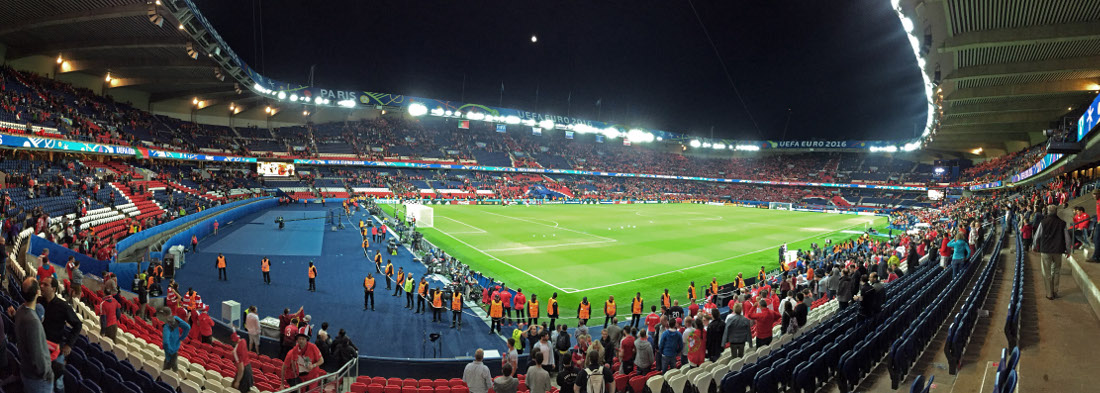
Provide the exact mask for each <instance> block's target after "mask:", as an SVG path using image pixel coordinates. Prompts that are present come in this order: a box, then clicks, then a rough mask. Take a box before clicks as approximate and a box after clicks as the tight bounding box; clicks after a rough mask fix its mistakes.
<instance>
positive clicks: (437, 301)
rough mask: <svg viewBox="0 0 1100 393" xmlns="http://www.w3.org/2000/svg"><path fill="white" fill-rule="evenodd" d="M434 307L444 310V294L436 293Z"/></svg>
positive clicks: (433, 300) (433, 297) (433, 298)
mask: <svg viewBox="0 0 1100 393" xmlns="http://www.w3.org/2000/svg"><path fill="white" fill-rule="evenodd" d="M432 307H435V308H442V307H443V294H442V293H440V292H436V293H435V296H432Z"/></svg>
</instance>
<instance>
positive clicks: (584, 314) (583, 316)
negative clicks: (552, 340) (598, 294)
mask: <svg viewBox="0 0 1100 393" xmlns="http://www.w3.org/2000/svg"><path fill="white" fill-rule="evenodd" d="M591 316H592V304H591V303H588V296H585V297H584V298H582V299H581V304H579V305H577V319H580V320H581V325H584V326H588V319H589V317H591Z"/></svg>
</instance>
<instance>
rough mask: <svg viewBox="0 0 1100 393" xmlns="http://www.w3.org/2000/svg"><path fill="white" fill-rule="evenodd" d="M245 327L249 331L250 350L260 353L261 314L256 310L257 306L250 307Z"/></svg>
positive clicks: (245, 319)
mask: <svg viewBox="0 0 1100 393" xmlns="http://www.w3.org/2000/svg"><path fill="white" fill-rule="evenodd" d="M244 328H245V330H247V331H248V350H249V351H252V352H256V353H260V314H258V313H257V312H256V306H252V307H249V308H248V316H246V317H245V318H244Z"/></svg>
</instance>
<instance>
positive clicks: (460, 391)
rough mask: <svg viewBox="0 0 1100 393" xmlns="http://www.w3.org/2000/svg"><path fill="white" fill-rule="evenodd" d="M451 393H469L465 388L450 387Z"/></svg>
mask: <svg viewBox="0 0 1100 393" xmlns="http://www.w3.org/2000/svg"><path fill="white" fill-rule="evenodd" d="M387 393H388V392H387ZM451 393H470V389H467V388H466V386H454V385H451Z"/></svg>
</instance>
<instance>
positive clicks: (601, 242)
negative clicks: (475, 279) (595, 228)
mask: <svg viewBox="0 0 1100 393" xmlns="http://www.w3.org/2000/svg"><path fill="white" fill-rule="evenodd" d="M605 243H614V242H612V241H607V240H596V241H591V242H575V243H562V244H551V245H546V246H520V247H508V248H491V249H488V250H485V251H491V252H497V251H519V250H535V249H539V248H558V247H570V246H583V245H588V244H605Z"/></svg>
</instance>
